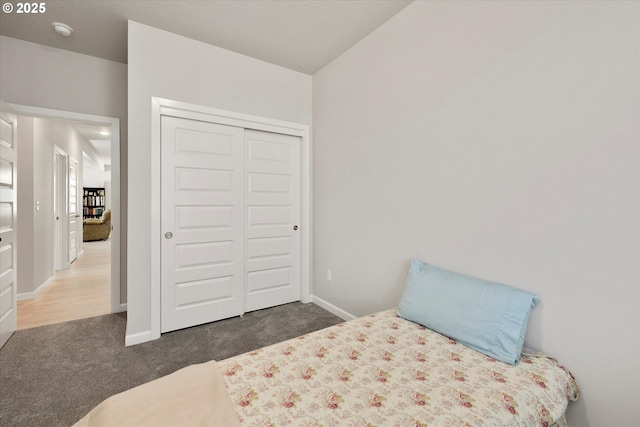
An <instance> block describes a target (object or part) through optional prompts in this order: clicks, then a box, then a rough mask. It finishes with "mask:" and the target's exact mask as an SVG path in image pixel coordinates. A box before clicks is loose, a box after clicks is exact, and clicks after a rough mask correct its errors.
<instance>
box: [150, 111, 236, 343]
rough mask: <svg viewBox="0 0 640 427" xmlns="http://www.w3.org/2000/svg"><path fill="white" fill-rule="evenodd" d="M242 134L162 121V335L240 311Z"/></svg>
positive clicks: (184, 121) (181, 121) (197, 123)
mask: <svg viewBox="0 0 640 427" xmlns="http://www.w3.org/2000/svg"><path fill="white" fill-rule="evenodd" d="M243 133H244V130H243V129H242V128H236V127H231V126H223V125H217V124H212V123H207V122H201V121H196V120H187V119H182V118H175V117H167V116H163V117H162V119H161V137H160V138H161V175H162V178H161V191H162V195H161V199H162V200H161V220H160V223H161V232H162V236H161V242H162V243H161V247H160V251H161V264H162V267H161V273H162V274H161V277H162V278H161V282H162V283H161V294H160V298H161V322H160V323H161V325H160V329H161V331H162V332H167V331H171V330H176V329H181V328H185V327H188V326H193V325H198V324H201V323H207V322H212V321H215V320H220V319H224V318H228V317H233V316H237V315H240V314H242V313H243V312H244V265H243V264H244V262H243V261H244V250H245V249H244V239H243V227H244V200H243V199H244V190H243V189H244V175H243V161H244V157H243V151H244V150H243Z"/></svg>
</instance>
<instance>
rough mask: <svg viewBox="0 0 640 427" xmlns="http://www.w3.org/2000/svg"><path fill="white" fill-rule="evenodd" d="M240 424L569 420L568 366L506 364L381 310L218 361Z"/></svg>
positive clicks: (539, 358)
mask: <svg viewBox="0 0 640 427" xmlns="http://www.w3.org/2000/svg"><path fill="white" fill-rule="evenodd" d="M218 367H219V369H220V370H221V372H222V374H223V377H224V381H225V384H226V386H227V389H228V392H229V396H230V399H231V402H232V405H233V406H234V409H235V411H236V413H237V414H238V417H239V419H240V421H241V424H242V425H244V426H284V425H294V426H332V425H345V426H427V425H429V426H432V425H433V426H474V427H476V426H516V425H517V426H552V425H559V426H562V425H566V421H565V418H564V414H565V410H566V408H567V404H568V402H569V401H570V400H575V399H576V398H577V396H578V386H577V384H576V382H575V381H574V379H573V377H572V376H571V374H570V373H569V372H568V371H567V370H566V369H564V368H563V367H562V366H561V365H559V364H558V362H556V361H555V360H554V359H552V358H550V357H547V356H545V355H543V354H541V353H537V352H534V351H531V350H527V349H525V350H524V352H523V354H522V357H521V360H520V362H519V363H518V364H517V365H515V366H512V365H509V364H506V363H503V362H499V361H496V360H495V359H493V358H491V357H489V356H486V355H484V354H481V353H479V352H477V351H476V350H473V349H471V348H468V347H466V346H464V345H462V344H459V343H457V342H456V341H454V340H452V339H450V338H447V337H445V336H443V335H440V334H438V333H437V332H434V331H432V330H430V329H427V328H426V327H424V326H421V325H418V324H416V323H413V322H410V321H407V320H405V319H402V318H400V317H398V316H397V314H396V311H395V310H389V311H383V312H381V313H377V314H373V315H370V316H367V317H364V318H361V319H356V320H352V321H349V322H345V323H342V324H338V325H336V326H333V327H330V328H327V329H324V330H321V331H317V332H314V333H311V334H308V335H305V336H301V337H299V338H296V339H292V340H289V341H286V342H282V343H279V344H276V345H272V346H270V347H266V348H263V349H260V350H257V351H253V352H250V353H247V354H243V355H239V356H236V357H232V358H230V359H226V360H222V361H219V362H218Z"/></svg>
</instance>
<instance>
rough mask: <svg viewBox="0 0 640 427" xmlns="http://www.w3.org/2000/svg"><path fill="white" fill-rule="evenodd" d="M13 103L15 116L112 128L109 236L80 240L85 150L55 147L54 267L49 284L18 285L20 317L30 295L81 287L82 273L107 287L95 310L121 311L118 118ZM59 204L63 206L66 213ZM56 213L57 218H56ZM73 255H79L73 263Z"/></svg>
mask: <svg viewBox="0 0 640 427" xmlns="http://www.w3.org/2000/svg"><path fill="white" fill-rule="evenodd" d="M12 107H13V108H14V110H15V111H16V113H17V114H18V117H19V118H20V117H23V118H38V119H49V120H51V121H56V122H64V123H66V125H67V126H69V125H70V126H73V127H74V128H75V127H76V126H92V127H94V128H97V127H99V128H100V129H101V130H103V131H105V132H106V131H110V132H109V136H108V137H106V138H103V139H106V140H108V144H109V146H110V147H109V149H110V150H111V162H110V163H111V166H110V167H109V168H107V169H108V170H107V169H105V173H106V175H107V176H108V177H107V179H106V181H107V182H108V184H106V183H105V184H103V185H104V186H105V187H107V186H108V188H109V193H110V205H111V206H110V207H111V228H112V230H111V233H110V236H109V237H108V239H107V240H105V241H100V242H86V243H85V242H83V238H82V234H83V233H82V227H83V225H82V219H83V217H84V215H83V214H84V212H83V187H84V185H85V184H84V182H83V176H82V175H83V170H84V163H85V162H84V154H85V151H84V150H83V151H81V152H80V154H75V155H74V156H69V155H67V156H65V154H67V153H64V151H63V150H60V149H59V147H58V149H57V150H56V152H55V156H54V157H53V161H52V166H51V169H52V172H55V173H52V176H51V181H53V182H52V184H51V187H52V190H53V189H55V191H52V197H55V199H56V200H55V202H54V201H53V200H52V203H53V204H54V206H55V209H56V212H55V215H52V219H51V222H50V223H51V227H52V229H53V231H54V233H55V234H56V235H57V237H58V238H56V239H55V242H56V243H55V244H53V245H52V246H53V248H52V252H53V253H55V256H54V264H55V267H54V268H52V270H53V271H52V274H51V278H52V280H49V281H47V282H48V283H43V284H42V285H41V286H39V287H38V289H36V290H35V291H34V292H28V293H26V294H25V293H22V294H21V293H20V289H19V290H18V293H19V294H18V299H19V300H22V301H20V302H19V303H18V316H19V317H20V305H21V304H22V305H24V306H27V305H29V304H33V302H34V299H36V298H37V297H38V296H39V295H41V294H42V295H44V294H45V293H46V292H47V289H49V288H50V287H51V286H52V285H53V284H56V288H61V289H64V290H65V291H69V290H73V289H74V288H75V290H77V289H85V287H84V286H82V287H80V286H78V281H79V280H82V277H85V278H86V280H87V281H88V282H90V284H91V285H96V284H97V283H98V282H100V281H105V286H106V289H102V291H101V292H102V293H103V296H104V294H105V293H106V304H103V307H99V308H98V309H97V311H96V312H97V313H98V314H106V313H115V312H120V311H123V310H124V309H125V308H126V304H124V303H123V302H122V301H121V299H120V227H119V224H120V212H119V211H120V208H119V206H120V176H119V173H120V168H119V164H120V147H119V146H120V138H119V134H120V127H119V119H116V118H111V117H104V116H93V115H87V114H82V113H72V112H66V111H60V110H51V109H42V108H37V107H29V106H22V105H12ZM76 131H77V129H76ZM78 135H80V133H78ZM82 138H83V139H85V140H86V137H84V136H83V137H82ZM76 156H77V157H80V161H78V160H76V158H75V157H76ZM94 157H95V156H94ZM51 181H50V182H51ZM63 181H66V182H63ZM65 191H66V194H65ZM61 207H65V208H66V212H64V209H61ZM38 208H39V201H36V210H37V209H38ZM56 217H57V218H58V221H55V218H56ZM54 221H55V222H54ZM36 232H37V231H36ZM65 240H66V242H65ZM89 243H91V245H89ZM50 248H51V247H50ZM76 257H77V259H76V260H75V262H74V258H76ZM105 262H106V263H105ZM54 271H55V273H54ZM83 271H84V272H83ZM87 271H89V272H91V273H90V275H86V274H85V273H86V272H87ZM57 282H60V283H57ZM74 283H75V285H74ZM58 284H61V286H57V285H58ZM103 288H104V286H103ZM66 295H67V296H66V297H65V298H69V301H70V300H71V299H73V298H76V299H79V300H80V301H83V302H84V303H85V304H84V305H86V306H89V305H91V300H92V298H90V297H88V296H87V294H84V295H82V294H78V295H75V296H70V295H74V294H66ZM34 297H36V298H34ZM90 313H91V312H88V313H87V314H84V315H83V314H79V315H78V316H79V317H77V318H82V317H90V316H91V314H90ZM64 320H71V319H67V318H64V316H63V317H62V320H61V321H64ZM19 323H20V320H19ZM52 323H54V322H52Z"/></svg>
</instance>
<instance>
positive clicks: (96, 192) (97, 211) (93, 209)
mask: <svg viewBox="0 0 640 427" xmlns="http://www.w3.org/2000/svg"><path fill="white" fill-rule="evenodd" d="M102 212H104V188H102V187H84V195H83V197H82V215H83V217H84V218H100V217H101V216H102Z"/></svg>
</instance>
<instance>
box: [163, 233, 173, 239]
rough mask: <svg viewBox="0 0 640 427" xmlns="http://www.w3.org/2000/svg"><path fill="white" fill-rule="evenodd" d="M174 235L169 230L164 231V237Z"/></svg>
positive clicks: (167, 237) (168, 237)
mask: <svg viewBox="0 0 640 427" xmlns="http://www.w3.org/2000/svg"><path fill="white" fill-rule="evenodd" d="M172 237H173V233H172V232H170V231H167V232H166V233H164V238H165V239H170V238H172Z"/></svg>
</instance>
